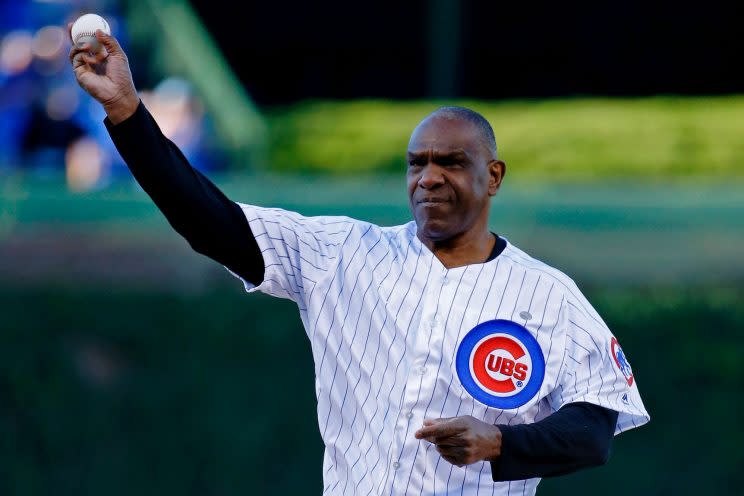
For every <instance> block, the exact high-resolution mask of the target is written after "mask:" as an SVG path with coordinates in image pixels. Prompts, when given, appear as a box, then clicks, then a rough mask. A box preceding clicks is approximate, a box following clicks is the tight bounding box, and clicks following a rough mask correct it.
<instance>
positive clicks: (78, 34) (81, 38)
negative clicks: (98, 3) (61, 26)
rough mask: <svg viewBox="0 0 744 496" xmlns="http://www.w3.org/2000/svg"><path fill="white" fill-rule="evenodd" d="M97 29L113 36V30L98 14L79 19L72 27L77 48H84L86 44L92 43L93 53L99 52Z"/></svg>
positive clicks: (86, 15) (73, 39)
mask: <svg viewBox="0 0 744 496" xmlns="http://www.w3.org/2000/svg"><path fill="white" fill-rule="evenodd" d="M97 29H100V30H101V31H103V32H104V33H106V34H111V28H110V27H109V24H108V22H106V19H104V18H103V17H101V16H99V15H97V14H85V15H82V16H80V17H78V19H77V20H76V21H75V23H74V24H73V25H72V33H71V34H72V42H73V43H75V45H76V46H77V47H82V46H83V45H84V44H86V43H90V47H91V51H94V52H95V51H97V50H98V40H97V39H96V30H97Z"/></svg>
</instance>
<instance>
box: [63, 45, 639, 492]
mask: <svg viewBox="0 0 744 496" xmlns="http://www.w3.org/2000/svg"><path fill="white" fill-rule="evenodd" d="M97 37H98V39H99V41H100V42H101V43H102V45H103V46H104V47H105V50H104V51H103V52H101V53H98V54H90V53H88V51H87V50H88V47H81V48H75V47H73V48H72V49H71V51H70V60H71V63H72V66H73V68H74V71H75V75H76V77H77V80H78V82H79V84H80V85H81V86H82V87H83V88H84V89H85V90H86V91H87V92H88V93H89V94H91V95H92V96H93V97H94V98H96V99H97V100H98V101H99V102H100V103H101V104H102V105H103V107H104V109H105V110H106V113H107V118H106V120H105V124H106V126H107V129H108V131H109V133H110V135H111V138H112V139H113V141H114V143H115V144H116V147H117V149H118V150H119V152H120V153H121V155H122V157H123V158H124V160H125V161H126V163H127V165H128V166H129V168H130V169H131V171H132V173H133V175H134V177H135V178H136V179H137V181H138V182H139V183H140V184H141V185H142V187H143V188H144V190H145V191H146V192H147V193H148V194H149V195H150V197H151V198H152V199H153V201H154V202H155V204H156V205H157V206H158V208H160V210H161V211H162V212H163V213H164V215H165V216H166V218H167V219H168V221H169V222H170V223H171V225H172V226H173V227H174V228H175V230H176V231H177V232H179V233H180V234H181V235H182V236H183V237H184V238H185V239H186V240H187V241H188V242H189V243H190V245H191V246H192V247H193V248H194V250H196V251H197V252H199V253H202V254H204V255H206V256H208V257H210V258H212V259H213V260H215V261H217V262H218V263H220V264H222V265H224V266H225V267H227V268H228V269H229V270H230V271H231V272H232V273H233V274H235V275H236V276H238V277H239V278H240V279H241V280H242V281H243V283H244V285H245V288H246V290H247V291H249V292H253V291H262V292H265V293H267V294H270V295H273V296H277V297H282V298H288V299H291V300H292V301H294V302H295V303H296V304H297V305H298V309H299V311H300V314H301V317H302V321H303V324H304V326H305V331H306V333H307V336H308V339H309V340H310V342H311V346H312V352H313V357H314V360H315V376H316V377H315V379H316V386H317V387H316V393H317V399H318V422H319V427H320V431H321V436H322V438H323V442H324V443H325V446H326V450H325V455H324V460H323V478H324V494H339V495H340V494H411V493H414V494H437V493H439V494H447V493H450V492H456V493H458V494H469V495H475V494H479V493H480V491H485V492H487V493H489V494H534V492H535V491H536V488H537V484H538V483H539V480H540V478H541V477H549V476H555V475H560V474H565V473H569V472H573V471H576V470H579V469H581V468H586V467H591V466H596V465H600V464H603V463H605V462H606V461H607V459H608V457H609V451H610V446H611V443H612V439H613V435H614V434H617V433H620V432H623V431H624V430H627V429H630V428H633V427H636V426H638V425H641V424H643V423H645V422H647V421H648V419H649V417H648V414H647V412H646V411H645V409H644V407H643V403H642V401H641V398H640V395H639V393H638V389H637V381H636V380H635V378H634V376H633V373H632V369H631V368H630V365H629V364H628V361H627V359H626V358H625V355H624V354H623V352H622V349H621V348H620V346H619V344H618V343H617V340H616V339H615V337H614V336H613V335H612V334H611V332H610V331H609V329H608V328H607V326H606V325H605V324H604V322H603V321H602V320H601V318H600V317H599V316H598V315H597V313H596V311H594V309H593V308H592V307H591V305H590V304H589V303H588V302H587V301H586V299H585V298H584V297H583V295H582V294H581V292H580V291H579V290H578V288H577V287H576V285H575V284H574V283H573V281H571V280H570V279H569V278H568V277H566V276H565V275H564V274H562V273H560V272H559V271H557V270H555V269H553V268H551V267H549V266H547V265H545V264H543V263H541V262H539V261H537V260H535V259H533V258H531V257H529V256H528V255H527V254H526V253H524V252H523V251H521V250H519V249H518V248H516V247H515V246H514V245H512V244H511V243H509V242H508V241H507V240H506V239H505V238H503V237H501V236H498V235H496V234H495V233H493V232H491V231H490V230H489V228H488V216H489V211H490V204H491V201H490V200H491V197H493V196H494V195H496V194H497V192H498V191H499V188H500V187H501V184H502V181H503V179H504V175H505V173H506V165H505V164H504V162H503V161H501V160H499V159H498V156H497V149H496V141H495V138H494V134H493V130H492V128H491V126H490V125H489V123H488V122H487V121H486V120H485V119H484V118H483V117H482V116H481V115H480V114H478V113H476V112H474V111H472V110H470V109H466V108H462V107H443V108H440V109H438V110H436V111H434V112H433V113H432V114H430V115H429V116H427V117H426V118H425V119H424V120H423V121H422V122H421V123H420V124H419V125H418V126H417V127H416V129H414V131H413V133H412V135H411V139H410V142H409V146H408V151H407V161H408V165H407V172H406V177H407V185H408V197H409V204H410V209H411V212H412V215H413V220H412V221H411V222H409V223H407V224H405V225H402V226H393V227H381V226H377V225H374V224H370V223H368V222H364V221H359V220H355V219H350V218H348V217H305V216H302V215H300V214H297V213H294V212H288V211H284V210H281V209H272V208H262V207H257V206H252V205H248V204H238V203H235V202H233V201H231V200H229V199H228V198H227V197H225V195H224V194H223V193H222V192H221V191H220V190H219V189H217V187H216V186H215V185H214V184H212V183H211V182H210V181H209V180H208V179H207V178H206V177H204V176H203V175H202V174H200V173H199V172H198V171H196V170H194V169H193V168H192V167H191V166H190V165H189V163H188V162H187V160H186V158H185V157H184V156H183V154H182V153H181V152H180V150H179V149H178V148H177V147H176V146H175V145H174V144H173V143H172V142H170V141H169V140H168V139H167V138H165V137H164V136H163V134H162V133H161V132H160V129H159V128H158V126H157V124H156V123H155V121H154V119H153V118H152V117H151V116H150V114H149V113H148V112H147V110H146V109H145V107H144V106H143V105H142V103H141V102H140V100H139V98H138V96H137V92H136V90H135V88H134V85H133V83H132V78H131V75H130V72H129V67H128V63H127V59H126V56H125V54H124V52H123V51H122V49H121V47H120V46H119V44H118V43H117V41H116V40H115V39H114V38H113V37H111V36H107V35H104V34H103V33H101V32H100V31H99V32H98V33H97Z"/></svg>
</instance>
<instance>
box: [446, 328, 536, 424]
mask: <svg viewBox="0 0 744 496" xmlns="http://www.w3.org/2000/svg"><path fill="white" fill-rule="evenodd" d="M455 369H456V370H457V376H458V377H459V379H460V383H461V384H462V385H463V387H464V388H465V390H466V391H467V392H468V393H470V395H471V396H472V397H473V398H475V399H476V400H478V401H480V402H481V403H483V404H484V405H486V406H490V407H492V408H499V409H502V410H506V409H511V408H518V407H520V406H522V405H524V404H525V403H527V402H528V401H529V400H530V399H532V398H533V397H534V396H535V395H536V394H537V392H538V391H539V390H540V386H541V385H542V382H543V379H544V378H545V358H544V356H543V353H542V349H541V348H540V345H539V344H538V343H537V340H536V339H535V338H534V336H532V334H530V332H529V331H528V330H527V329H525V328H524V327H522V326H521V325H519V324H517V323H516V322H512V321H510V320H489V321H487V322H482V323H480V324H478V325H477V326H475V327H474V328H473V329H471V330H470V331H469V332H468V333H467V334H466V335H465V337H464V338H463V340H462V342H460V346H459V347H458V348H457V356H456V359H455Z"/></svg>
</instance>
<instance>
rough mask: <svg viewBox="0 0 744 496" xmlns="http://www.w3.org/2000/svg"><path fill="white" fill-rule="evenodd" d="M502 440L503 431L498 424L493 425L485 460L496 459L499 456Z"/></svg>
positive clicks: (491, 460)
mask: <svg viewBox="0 0 744 496" xmlns="http://www.w3.org/2000/svg"><path fill="white" fill-rule="evenodd" d="M502 440H503V433H502V431H501V429H500V428H499V426H497V425H494V426H493V433H492V435H491V438H490V440H489V441H490V442H489V450H488V451H489V455H488V456H487V457H486V458H485V461H487V462H493V461H496V460H497V459H498V458H499V457H500V456H501V446H502Z"/></svg>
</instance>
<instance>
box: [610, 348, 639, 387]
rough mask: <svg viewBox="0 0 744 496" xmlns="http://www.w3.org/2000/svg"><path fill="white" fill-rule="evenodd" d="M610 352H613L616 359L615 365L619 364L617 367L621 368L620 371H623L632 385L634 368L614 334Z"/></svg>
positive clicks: (629, 384)
mask: <svg viewBox="0 0 744 496" xmlns="http://www.w3.org/2000/svg"><path fill="white" fill-rule="evenodd" d="M610 352H611V353H612V358H614V359H615V365H617V368H619V369H620V372H622V374H623V376H624V377H625V381H626V382H627V383H628V386H632V385H633V369H632V368H631V367H630V362H628V359H627V358H625V353H623V349H622V348H621V347H620V343H618V342H617V339H615V337H614V336H613V338H612V341H611V344H610Z"/></svg>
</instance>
